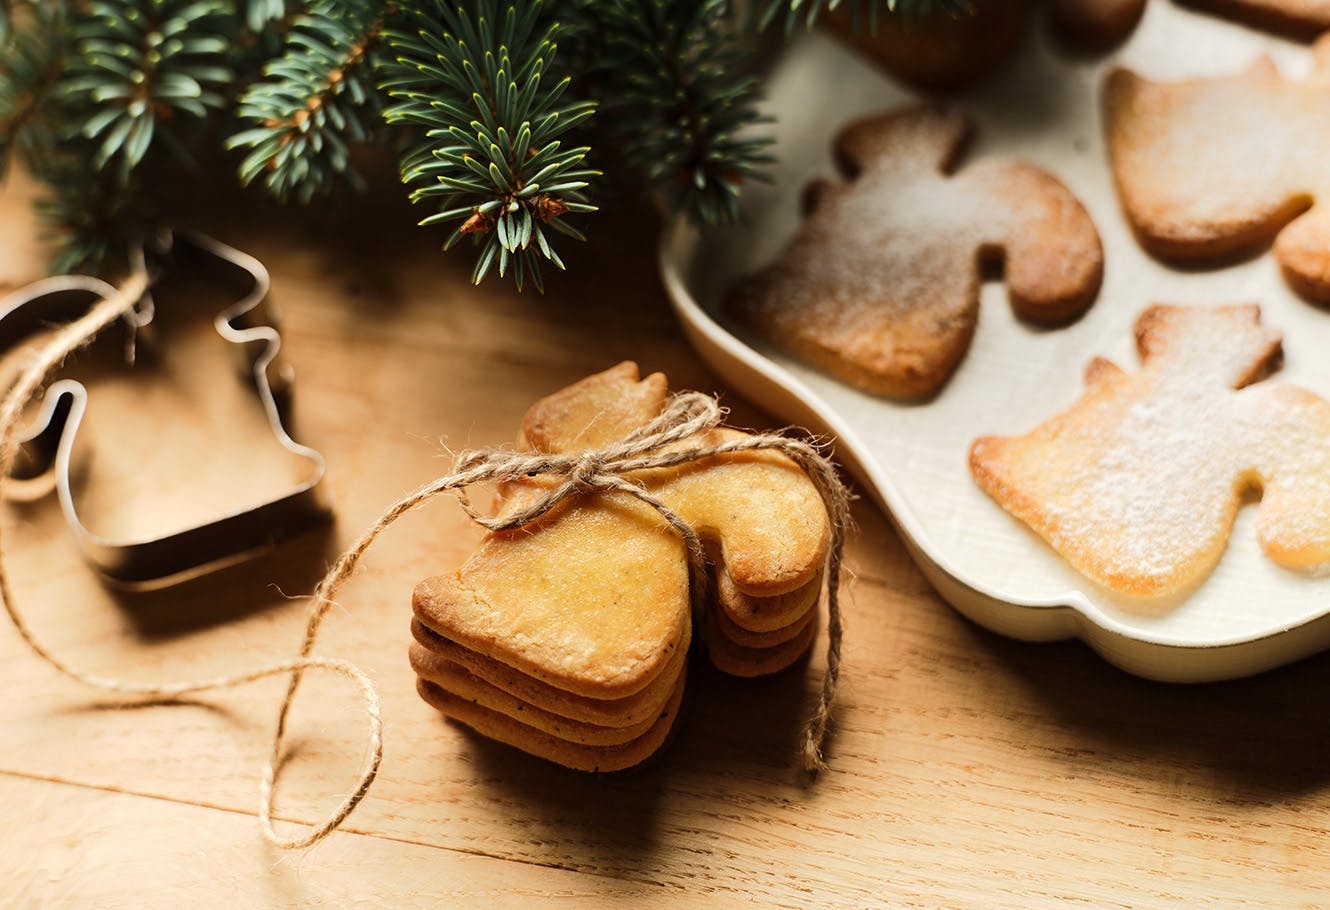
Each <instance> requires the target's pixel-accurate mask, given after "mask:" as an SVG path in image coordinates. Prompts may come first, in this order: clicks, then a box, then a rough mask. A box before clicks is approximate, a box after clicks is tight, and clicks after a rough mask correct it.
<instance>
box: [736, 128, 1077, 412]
mask: <svg viewBox="0 0 1330 910" xmlns="http://www.w3.org/2000/svg"><path fill="white" fill-rule="evenodd" d="M968 133H969V128H968V126H967V124H966V121H965V120H964V119H963V118H961V117H960V116H958V115H955V114H950V113H945V112H943V111H941V110H938V109H936V108H932V107H913V108H908V109H905V110H901V111H897V112H895V113H891V114H884V115H879V116H876V117H869V118H867V119H863V120H859V121H857V122H854V123H851V124H850V125H849V126H848V127H846V128H845V129H844V130H843V131H842V132H841V134H840V136H839V137H838V138H837V140H836V156H837V160H838V163H839V165H840V168H841V171H842V173H843V174H844V176H845V177H846V180H845V181H844V182H839V183H832V182H829V181H821V182H818V183H815V184H814V185H812V186H811V187H810V188H809V190H808V192H807V194H806V202H807V205H806V217H805V220H804V223H803V224H802V226H801V227H800V228H799V230H798V232H797V233H796V234H795V236H794V238H793V239H792V240H791V241H790V242H789V244H788V245H787V246H786V247H785V249H784V251H783V252H782V253H781V254H780V255H779V256H778V257H777V258H776V261H775V262H774V263H772V264H771V265H770V266H768V267H767V268H766V269H764V270H763V271H761V272H759V273H758V274H756V275H754V276H751V277H748V278H744V279H742V280H740V281H739V282H738V283H737V284H736V285H735V287H734V288H733V289H732V290H731V292H730V295H729V298H728V305H729V308H730V311H731V312H732V313H733V314H734V315H735V317H736V318H737V319H739V320H740V321H742V322H743V323H744V324H746V325H748V326H749V327H751V328H752V329H753V330H754V331H756V332H758V333H760V334H762V335H763V336H765V337H766V338H768V339H770V340H771V341H772V342H773V343H775V344H776V345H778V346H780V347H782V348H784V349H786V350H788V351H790V352H791V353H793V354H794V355H796V356H798V357H800V358H802V359H804V360H807V361H808V362H810V363H812V364H814V365H816V366H818V367H820V368H822V369H823V370H826V371H827V372H829V373H832V374H833V375H836V376H838V377H840V378H841V379H844V380H845V381H847V382H849V383H851V384H853V385H856V386H858V387H859V388H862V389H864V390H866V391H869V392H874V393H877V394H881V395H889V396H898V397H910V396H919V395H928V394H931V393H933V392H936V391H937V390H938V389H939V388H941V387H942V385H943V384H944V383H945V382H946V381H947V378H948V377H949V376H950V375H951V374H952V372H953V371H954V370H955V369H956V367H957V365H958V364H959V363H960V361H961V358H962V357H963V356H964V355H965V352H966V350H967V349H968V348H969V346H970V339H971V337H972V336H973V334H974V330H975V324H976V321H977V319H978V315H979V289H980V277H981V267H982V266H983V265H984V264H985V263H988V264H996V263H1005V269H1006V281H1007V288H1008V292H1009V295H1010V298H1011V304H1012V306H1013V307H1014V308H1015V309H1016V311H1017V312H1018V313H1019V314H1020V315H1021V316H1022V317H1024V318H1025V319H1029V320H1031V321H1033V322H1038V323H1043V324H1056V323H1060V322H1065V321H1067V320H1069V319H1072V318H1074V317H1076V316H1078V315H1080V314H1081V313H1082V312H1083V311H1084V310H1085V309H1086V308H1087V307H1088V306H1089V305H1090V304H1091V302H1093V300H1094V297H1095V295H1096V294H1097V293H1098V290H1099V283H1100V280H1101V278H1102V275H1103V251H1102V248H1101V247H1100V243H1099V234H1098V232H1097V231H1096V230H1095V227H1094V224H1093V222H1091V220H1090V216H1089V215H1088V214H1087V213H1086V211H1085V209H1084V208H1083V207H1082V206H1081V204H1080V202H1078V201H1077V200H1076V197H1074V196H1073V195H1072V194H1071V192H1070V191H1069V190H1068V189H1067V188H1066V187H1065V186H1063V185H1062V184H1061V183H1060V182H1059V181H1058V180H1057V178H1055V177H1053V176H1052V175H1051V174H1049V173H1047V172H1046V171H1043V170H1041V169H1039V168H1037V167H1034V166H1033V165H1029V164H1025V163H1023V162H1020V161H1012V160H1009V159H999V158H988V159H981V160H979V161H976V162H974V163H973V164H969V165H966V166H964V167H961V168H959V169H958V168H957V167H956V163H957V159H958V157H959V156H960V152H961V148H962V145H963V144H964V142H965V139H966V137H967V135H968Z"/></svg>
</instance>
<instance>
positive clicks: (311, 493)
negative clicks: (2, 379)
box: [0, 231, 330, 585]
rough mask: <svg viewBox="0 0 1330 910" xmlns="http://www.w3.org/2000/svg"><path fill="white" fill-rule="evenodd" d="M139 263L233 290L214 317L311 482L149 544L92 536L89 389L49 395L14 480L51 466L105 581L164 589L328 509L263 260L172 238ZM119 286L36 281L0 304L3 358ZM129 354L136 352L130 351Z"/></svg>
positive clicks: (72, 523) (55, 389) (142, 311)
mask: <svg viewBox="0 0 1330 910" xmlns="http://www.w3.org/2000/svg"><path fill="white" fill-rule="evenodd" d="M133 259H134V260H136V261H135V263H134V264H135V265H137V266H139V267H141V268H145V269H147V271H148V274H149V275H150V276H152V277H153V278H156V277H158V276H160V275H162V274H164V273H166V272H168V271H172V270H176V269H179V270H181V271H185V270H189V271H191V272H192V273H195V274H198V275H199V276H200V277H203V278H205V279H207V280H209V281H215V282H216V283H217V284H218V285H219V286H222V287H224V288H225V289H226V291H227V293H228V294H229V293H231V291H232V290H234V292H235V295H236V297H235V299H236V301H237V302H236V303H235V304H233V305H231V306H229V307H227V308H226V309H225V310H224V311H222V312H221V313H220V314H219V315H218V316H217V317H216V319H214V320H213V326H214V328H215V329H216V330H217V334H219V335H221V336H222V338H223V339H225V340H226V341H227V342H229V343H230V344H232V345H234V346H235V347H234V350H235V351H236V354H237V355H238V358H239V360H240V365H241V367H242V369H243V372H244V374H245V375H247V376H248V377H249V378H250V379H251V380H252V382H253V385H254V391H255V393H256V394H257V395H258V398H259V402H260V403H261V404H262V406H263V409H264V411H265V413H266V414H267V418H268V423H269V425H270V426H271V428H272V432H273V435H274V436H275V437H276V439H277V441H278V442H279V443H280V444H281V445H282V446H283V447H284V448H286V449H287V450H288V451H290V452H292V453H293V454H295V455H297V456H299V457H300V458H301V459H303V460H305V461H306V462H307V463H308V464H309V473H308V479H306V480H305V481H303V482H302V483H301V484H300V485H299V486H297V487H295V488H294V489H292V490H291V492H289V493H286V494H285V495H282V496H280V497H279V498H277V499H272V500H269V501H267V502H263V503H260V504H259V505H257V506H253V507H251V508H247V509H244V510H242V511H237V512H232V513H229V514H224V515H219V516H217V517H216V518H213V519H210V520H208V521H206V522H204V523H202V524H198V525H195V526H194V527H190V528H185V529H184V530H181V531H177V532H174V533H171V534H167V535H165V536H161V537H154V538H150V539H145V540H114V539H108V538H106V537H101V536H98V535H97V534H94V533H93V532H92V531H90V530H89V529H88V528H87V526H85V525H84V524H83V522H82V520H80V518H79V513H78V504H77V502H76V501H75V498H74V493H73V490H72V487H71V484H70V454H71V452H72V451H73V448H74V438H75V436H76V435H77V433H78V428H79V424H80V422H81V421H82V420H83V415H84V413H85V412H86V410H87V406H88V390H87V389H86V388H85V387H84V386H83V385H82V383H79V382H75V381H73V380H70V379H63V380H60V381H58V382H55V383H53V384H52V385H51V387H50V388H49V389H48V390H47V393H46V397H45V399H44V401H43V405H42V408H41V411H40V414H39V416H38V418H37V421H36V426H35V429H33V430H30V431H29V433H28V435H27V436H26V437H25V438H23V439H21V440H20V446H21V448H20V452H19V458H18V460H17V462H16V465H15V468H14V471H13V476H14V477H15V479H19V480H25V479H28V480H30V479H33V478H37V477H41V476H42V475H44V474H45V473H46V472H47V471H49V470H51V468H52V467H54V469H55V489H56V493H57V495H58V497H59V500H60V507H61V510H62V511H63V512H64V515H65V520H66V522H67V523H68V524H69V527H70V528H71V529H72V530H73V532H74V536H75V538H76V539H77V541H78V545H79V548H80V549H81V550H82V551H83V553H84V555H85V556H86V557H87V558H88V560H89V561H90V562H91V563H92V564H93V565H94V566H95V567H96V568H97V569H99V570H100V571H101V572H102V573H103V574H105V575H106V576H108V577H109V578H111V579H113V580H115V581H118V582H124V583H127V584H133V585H146V584H152V585H166V584H171V583H174V582H177V581H183V580H184V579H185V578H188V577H191V576H194V575H198V574H201V573H203V572H205V571H208V570H210V569H215V568H220V567H221V566H223V565H229V564H231V563H234V562H238V561H240V560H241V559H244V558H245V557H247V556H251V555H256V554H257V553H258V552H260V551H262V550H266V549H268V548H270V547H271V546H272V545H274V544H275V543H277V542H278V541H279V540H282V539H283V538H286V537H289V536H291V535H293V534H296V533H298V532H301V531H304V530H306V529H308V528H310V527H312V526H314V525H316V524H321V523H323V522H325V521H327V519H328V517H329V515H330V510H329V508H328V506H327V504H326V503H325V502H324V499H323V496H322V495H321V491H320V489H319V486H320V483H321V481H322V480H323V476H324V472H325V463H324V458H323V455H321V454H320V453H319V452H317V451H315V450H314V449H311V448H309V447H308V446H304V445H301V444H300V443H298V442H296V441H295V440H294V439H292V438H291V435H290V433H289V432H288V431H287V418H288V417H289V415H290V410H291V392H290V387H291V375H292V374H291V369H290V367H289V366H288V365H286V364H285V363H283V362H282V361H281V359H280V358H279V356H278V355H279V351H280V349H281V345H282V339H281V336H280V335H279V334H278V332H277V329H276V328H275V327H274V326H275V322H276V320H275V318H274V316H273V314H272V312H271V305H270V304H269V303H268V290H269V286H270V283H271V281H270V278H269V276H268V270H267V269H266V268H264V266H263V263H261V262H259V261H258V260H257V259H255V258H254V257H253V256H248V255H246V254H244V253H242V252H240V251H239V250H235V249H232V248H231V247H229V246H226V245H224V244H222V243H218V242H217V241H216V240H213V239H211V238H209V237H205V236H203V235H201V234H195V233H188V232H184V231H172V232H166V233H164V234H162V235H161V236H159V237H158V238H156V239H155V240H154V241H153V242H152V243H151V244H146V245H144V246H143V247H140V248H138V249H136V250H135V251H134V253H133ZM114 292H115V288H113V287H112V286H111V285H109V284H107V283H106V282H104V281H100V280H98V279H96V278H87V277H81V276H66V277H59V278H49V279H47V280H45V281H39V282H37V283H36V284H33V285H30V286H28V287H26V288H24V289H23V290H20V291H18V292H16V293H14V294H12V295H10V296H9V297H8V298H6V299H3V300H0V351H4V350H8V349H10V348H12V347H14V346H15V345H17V344H19V343H20V342H22V341H23V340H24V339H26V338H28V337H29V336H31V335H33V334H35V333H37V332H39V331H41V330H42V329H44V328H47V327H49V326H50V325H52V324H59V323H64V322H69V321H71V320H73V319H77V318H78V317H80V316H82V315H83V314H84V313H86V312H87V311H88V309H89V308H90V307H91V306H92V305H94V304H95V303H96V302H97V301H99V300H101V299H104V298H105V297H107V296H109V295H111V294H112V293H114ZM154 312H155V302H154V300H153V297H152V292H151V290H150V291H149V292H148V293H147V294H145V295H144V297H143V299H142V300H141V301H140V302H139V304H138V305H137V306H136V307H135V309H134V311H133V312H132V313H131V314H130V315H129V316H127V317H126V321H127V322H128V323H129V325H130V329H131V331H133V332H137V331H139V330H141V329H143V328H145V327H147V326H149V325H150V323H151V322H152V319H153V314H154ZM130 353H131V356H132V347H131V349H130Z"/></svg>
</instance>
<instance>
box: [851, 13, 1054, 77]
mask: <svg viewBox="0 0 1330 910" xmlns="http://www.w3.org/2000/svg"><path fill="white" fill-rule="evenodd" d="M849 6H850V4H848V3H847V4H843V5H842V6H841V7H840V8H839V9H837V10H835V11H834V12H833V13H832V14H831V15H830V16H829V17H828V21H829V22H830V24H831V26H832V28H833V29H834V30H835V31H836V32H837V33H838V34H839V35H840V37H841V38H842V39H843V40H845V41H846V42H847V43H848V44H849V45H850V46H851V47H853V48H855V49H856V50H858V51H860V52H861V53H863V54H865V55H866V56H867V57H869V58H870V59H871V60H873V61H875V62H876V63H878V64H879V65H881V66H882V67H883V68H884V69H886V70H887V71H888V72H890V73H892V74H894V75H895V76H898V77H899V78H901V79H904V80H905V81H906V82H910V83H913V84H914V85H917V86H920V87H922V88H929V89H942V90H948V89H958V88H961V87H963V86H966V85H969V84H971V83H973V82H977V81H978V80H980V79H982V78H984V77H985V76H987V75H989V74H990V73H992V72H994V71H996V70H997V69H999V68H1000V67H1001V66H1002V65H1003V64H1004V63H1006V62H1007V61H1008V60H1010V59H1011V56H1012V54H1013V53H1015V51H1016V48H1017V47H1018V46H1019V45H1020V43H1021V38H1022V37H1023V36H1024V35H1025V29H1026V24H1027V23H1028V21H1029V18H1030V3H1029V0H974V2H973V4H972V6H971V11H970V12H969V13H968V14H964V13H963V14H960V15H956V16H948V15H942V14H936V15H925V16H923V17H921V18H919V19H918V20H906V19H905V18H904V17H902V16H898V15H882V14H879V17H878V22H877V30H876V32H873V31H871V30H870V29H868V28H867V27H866V26H865V25H864V24H863V22H862V20H863V18H864V17H863V16H862V15H861V16H860V19H861V24H860V25H859V27H858V28H854V27H852V26H851V18H850V13H849Z"/></svg>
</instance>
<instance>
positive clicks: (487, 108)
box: [383, 0, 599, 288]
mask: <svg viewBox="0 0 1330 910" xmlns="http://www.w3.org/2000/svg"><path fill="white" fill-rule="evenodd" d="M544 12H545V5H544V3H543V2H541V0H533V2H527V3H523V4H521V5H519V4H516V3H508V4H503V5H498V4H495V3H492V2H488V3H487V2H484V0H472V2H467V3H458V4H453V3H414V4H409V5H406V8H405V10H404V18H405V21H403V23H402V24H401V26H400V27H399V28H398V29H396V30H394V31H392V32H390V33H389V37H388V40H389V43H390V44H391V46H392V48H393V50H394V52H395V54H396V59H394V60H392V61H389V62H387V63H385V64H384V67H383V72H384V75H385V81H384V83H383V89H384V90H385V91H386V92H387V93H388V95H389V96H390V97H391V98H392V99H393V102H394V103H393V104H392V105H391V106H390V107H388V109H387V110H386V111H385V117H386V119H387V122H388V123H389V124H397V125H405V126H408V127H413V128H416V129H420V130H422V131H424V134H425V138H426V141H425V142H424V143H422V144H421V145H420V146H419V147H417V148H416V149H415V150H413V151H412V152H411V153H409V154H408V155H407V156H406V158H405V160H404V161H403V162H402V181H403V182H404V183H406V184H408V185H412V186H414V189H413V190H412V191H411V199H412V201H414V202H422V201H426V200H429V201H431V202H434V203H435V204H436V206H437V211H436V212H435V213H434V214H432V215H430V216H428V217H426V218H425V219H424V220H422V221H421V222H420V223H421V224H422V225H431V224H443V223H454V224H456V226H455V227H454V228H453V232H452V234H451V235H449V237H448V239H447V241H446V242H445V243H444V249H448V248H450V247H452V246H453V245H454V244H456V243H457V242H458V241H459V240H461V239H462V238H463V237H470V238H472V239H473V240H474V241H475V242H476V243H477V245H478V246H479V247H480V254H479V258H478V259H477V260H476V265H475V268H474V270H473V271H472V280H473V281H475V282H476V283H479V282H480V281H481V280H482V279H483V278H484V277H485V275H486V274H487V273H488V272H489V271H490V269H491V268H497V270H498V273H499V274H500V275H504V274H506V273H507V272H508V269H509V268H510V267H511V268H512V270H513V277H514V278H515V280H516V282H517V286H518V287H519V288H520V287H522V286H523V284H524V283H525V282H526V281H527V280H528V279H529V280H530V281H531V282H532V283H533V284H535V285H536V287H538V288H542V287H543V277H542V267H541V263H542V261H545V262H550V263H553V264H554V265H555V266H556V267H558V268H563V267H564V265H563V260H562V259H560V257H559V254H558V253H557V252H556V250H555V248H554V244H553V243H551V240H552V239H553V235H554V234H564V235H567V236H570V237H573V238H576V239H578V240H582V239H585V238H584V237H583V235H582V233H581V232H580V231H578V230H577V229H576V228H575V227H573V226H572V225H571V224H569V223H568V222H567V221H566V220H565V218H564V216H565V215H567V214H570V213H581V212H593V211H595V206H593V205H591V204H590V202H589V200H588V199H587V196H586V193H585V192H584V190H585V188H586V187H587V186H588V184H589V182H590V181H591V180H592V179H593V178H595V177H597V176H599V172H598V171H595V170H592V169H590V168H588V167H587V166H586V165H585V163H584V160H585V158H586V154H587V152H588V151H590V149H589V148H587V147H585V146H582V147H571V148H570V147H565V144H564V143H565V139H564V138H563V137H565V136H566V134H567V133H568V132H569V131H570V130H572V129H573V128H574V127H576V126H577V125H578V124H580V123H582V122H583V121H585V120H586V119H587V118H589V117H591V115H592V114H593V112H594V111H595V105H594V104H592V103H590V102H586V101H568V100H565V99H564V94H565V92H566V91H567V89H568V86H569V83H570V81H571V80H570V79H569V78H567V77H565V78H563V79H560V80H553V81H548V80H547V78H546V74H547V72H548V71H549V69H550V65H551V64H552V62H553V61H554V58H555V54H556V52H557V47H556V45H555V42H554V38H555V35H556V33H557V31H558V25H557V24H556V23H554V22H552V21H549V19H548V18H547V17H545V16H544V15H543V14H544Z"/></svg>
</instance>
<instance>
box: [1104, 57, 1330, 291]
mask: <svg viewBox="0 0 1330 910" xmlns="http://www.w3.org/2000/svg"><path fill="white" fill-rule="evenodd" d="M1315 53H1316V59H1317V67H1316V71H1315V72H1314V73H1313V74H1312V75H1311V76H1310V77H1309V78H1307V79H1305V80H1301V81H1296V82H1292V81H1289V80H1286V79H1284V78H1283V77H1282V76H1281V75H1280V74H1279V71H1278V70H1277V69H1276V68H1275V65H1274V63H1272V62H1271V61H1270V60H1269V59H1268V58H1261V59H1260V60H1258V61H1257V62H1256V63H1254V64H1253V65H1252V66H1251V67H1250V68H1248V69H1247V70H1246V71H1245V72H1242V73H1240V74H1237V75H1233V76H1221V77H1217V78H1212V79H1191V80H1187V81H1184V82H1175V83H1157V82H1151V81H1150V80H1148V79H1145V78H1142V77H1141V76H1138V75H1136V74H1135V73H1133V72H1131V71H1129V70H1123V69H1120V70H1116V71H1115V72H1113V73H1112V74H1110V75H1109V77H1108V79H1107V81H1106V83H1105V86H1104V111H1105V126H1106V130H1107V133H1108V148H1109V153H1110V156H1111V159H1112V165H1113V175H1114V178H1115V180H1116V182H1117V188H1118V193H1119V196H1120V197H1121V200H1122V206H1123V209H1124V210H1125V211H1126V214H1127V217H1128V219H1129V220H1130V221H1131V224H1132V227H1133V228H1134V229H1135V230H1136V233H1137V236H1138V237H1139V238H1140V240H1141V243H1142V244H1143V245H1144V246H1145V247H1146V249H1147V250H1149V251H1150V252H1151V253H1152V254H1154V255H1156V256H1158V257H1160V258H1163V259H1168V260H1172V261H1191V260H1207V259H1214V258H1217V257H1223V256H1228V255H1231V254H1235V253H1244V252H1249V251H1252V250H1255V249H1259V248H1261V247H1263V246H1264V245H1265V244H1267V243H1269V242H1270V241H1271V240H1274V252H1275V257H1276V259H1278V261H1279V264H1280V266H1281V268H1282V269H1283V271H1284V275H1285V277H1286V278H1287V280H1288V281H1289V283H1290V284H1291V285H1292V286H1293V287H1294V288H1295V289H1296V290H1297V291H1298V293H1300V294H1302V295H1303V296H1305V297H1307V298H1309V299H1312V300H1316V301H1321V302H1330V215H1327V214H1326V207H1325V206H1326V205H1330V167H1327V165H1326V149H1328V148H1330V119H1327V117H1326V116H1325V111H1326V110H1327V108H1328V107H1330V36H1328V37H1327V38H1324V39H1322V40H1321V41H1319V42H1318V43H1317V45H1316V48H1315ZM1322 200H1324V203H1325V204H1320V203H1321V202H1322Z"/></svg>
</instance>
